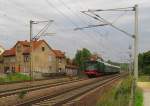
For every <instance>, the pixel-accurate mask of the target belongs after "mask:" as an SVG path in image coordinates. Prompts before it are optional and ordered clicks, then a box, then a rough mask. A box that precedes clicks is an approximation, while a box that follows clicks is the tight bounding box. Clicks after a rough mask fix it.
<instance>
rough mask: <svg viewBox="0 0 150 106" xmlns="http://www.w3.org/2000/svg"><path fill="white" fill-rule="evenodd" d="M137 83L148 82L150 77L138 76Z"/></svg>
mask: <svg viewBox="0 0 150 106" xmlns="http://www.w3.org/2000/svg"><path fill="white" fill-rule="evenodd" d="M138 81H140V82H150V75H140V76H139V79H138Z"/></svg>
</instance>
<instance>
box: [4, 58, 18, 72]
mask: <svg viewBox="0 0 150 106" xmlns="http://www.w3.org/2000/svg"><path fill="white" fill-rule="evenodd" d="M3 58H4V61H3V71H4V73H6V72H7V71H9V72H15V68H16V63H15V62H16V57H15V56H9V57H3Z"/></svg>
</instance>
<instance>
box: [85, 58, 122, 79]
mask: <svg viewBox="0 0 150 106" xmlns="http://www.w3.org/2000/svg"><path fill="white" fill-rule="evenodd" d="M84 73H85V74H86V75H88V77H90V78H91V77H98V76H102V75H106V74H116V73H120V67H119V66H115V65H112V64H109V63H106V62H103V61H98V60H96V61H91V60H89V61H86V62H85V63H84Z"/></svg>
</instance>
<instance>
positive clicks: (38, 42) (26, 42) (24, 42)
mask: <svg viewBox="0 0 150 106" xmlns="http://www.w3.org/2000/svg"><path fill="white" fill-rule="evenodd" d="M43 42H44V43H46V44H47V42H46V41H45V40H38V41H32V47H33V49H36V48H37V47H38V46H39V45H40V44H42V43H43ZM18 43H20V44H21V45H22V46H23V47H30V42H29V41H27V40H25V41H18V42H17V43H16V44H15V46H14V47H13V48H15V47H16V45H17V44H18ZM47 45H48V44H47ZM48 46H49V45H48ZM49 47H50V46H49Z"/></svg>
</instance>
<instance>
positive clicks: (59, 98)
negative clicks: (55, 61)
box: [15, 75, 120, 106]
mask: <svg viewBox="0 0 150 106" xmlns="http://www.w3.org/2000/svg"><path fill="white" fill-rule="evenodd" d="M119 78H120V75H117V76H116V75H111V76H107V77H106V76H105V77H104V78H103V79H97V80H95V81H93V82H91V83H88V84H85V85H81V86H80V87H79V86H76V87H73V88H70V89H67V90H64V91H62V92H59V93H56V94H54V95H46V96H43V97H39V98H34V99H31V100H29V101H25V102H22V103H19V104H16V105H15V106H61V105H62V104H64V103H66V102H68V101H70V100H72V99H75V98H76V97H79V96H81V95H82V94H84V93H86V92H88V91H90V90H93V89H95V88H97V87H99V86H103V85H104V84H107V83H110V82H112V81H114V80H117V79H119Z"/></svg>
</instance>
